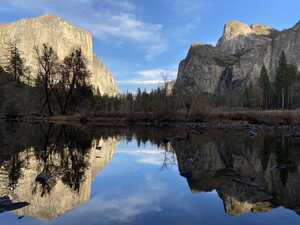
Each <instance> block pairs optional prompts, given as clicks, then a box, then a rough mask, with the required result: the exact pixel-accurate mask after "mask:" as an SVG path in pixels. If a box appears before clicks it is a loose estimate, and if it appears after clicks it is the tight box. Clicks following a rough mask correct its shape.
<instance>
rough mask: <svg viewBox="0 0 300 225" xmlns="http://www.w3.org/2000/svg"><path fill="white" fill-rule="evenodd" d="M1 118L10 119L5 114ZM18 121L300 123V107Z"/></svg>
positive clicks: (26, 117)
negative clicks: (283, 109) (292, 108)
mask: <svg viewBox="0 0 300 225" xmlns="http://www.w3.org/2000/svg"><path fill="white" fill-rule="evenodd" d="M2 119H7V118H6V117H5V116H2ZM8 119H12V120H16V121H20V120H21V121H46V122H53V123H92V124H97V125H103V126H128V125H132V124H141V125H161V124H165V125H166V124H169V125H172V124H182V123H198V124H208V125H209V124H218V125H219V126H222V124H223V125H224V124H227V125H230V124H233V125H237V126H238V125H240V126H247V125H265V126H290V125H292V126H300V110H291V111H234V112H228V111H227V112H224V111H218V110H214V111H210V112H206V113H197V114H190V115H187V114H186V113H168V114H162V113H103V112H98V113H90V114H85V115H81V114H74V115H68V116H52V117H45V116H39V115H19V116H16V117H14V118H8Z"/></svg>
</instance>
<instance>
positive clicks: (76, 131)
mask: <svg viewBox="0 0 300 225" xmlns="http://www.w3.org/2000/svg"><path fill="white" fill-rule="evenodd" d="M41 132H42V134H43V144H42V145H41V147H40V148H37V149H36V151H35V155H36V157H37V159H38V160H39V162H40V167H41V171H42V172H41V174H40V175H41V176H43V177H47V178H48V177H49V182H36V186H35V188H34V190H33V192H37V190H38V188H41V194H42V196H43V195H44V194H49V193H50V192H51V189H52V188H53V187H54V186H55V184H56V179H58V178H60V177H61V179H62V181H63V183H64V184H66V185H68V186H69V187H70V188H71V189H72V190H74V191H78V192H79V190H80V185H81V183H82V182H83V181H84V176H85V171H86V169H87V167H88V163H87V158H86V155H87V153H88V152H89V150H90V149H91V146H92V137H91V136H90V135H88V134H87V133H85V132H84V131H82V130H81V129H80V128H76V127H66V126H60V127H55V126H53V125H49V126H48V127H47V128H46V129H45V128H43V127H42V128H41Z"/></svg>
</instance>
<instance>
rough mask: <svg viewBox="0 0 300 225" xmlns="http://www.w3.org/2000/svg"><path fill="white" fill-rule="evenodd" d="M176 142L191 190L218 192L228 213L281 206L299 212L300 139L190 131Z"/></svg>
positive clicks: (234, 213) (174, 146)
mask: <svg viewBox="0 0 300 225" xmlns="http://www.w3.org/2000/svg"><path fill="white" fill-rule="evenodd" d="M172 146H173V148H174V150H175V152H176V155H177V159H178V164H179V165H178V166H179V170H180V173H181V175H182V176H184V177H186V178H187V181H188V183H189V186H190V188H191V190H192V191H193V192H210V191H213V190H216V191H217V193H218V194H219V196H220V198H221V199H222V200H223V202H224V208H225V211H226V213H228V214H230V215H240V214H243V213H247V212H265V211H270V210H272V209H273V208H276V207H279V206H283V207H285V208H289V209H292V210H294V211H295V212H297V213H300V193H299V190H300V152H299V147H300V140H297V139H292V138H289V137H281V136H279V137H278V136H276V137H270V136H269V137H268V136H265V137H257V138H250V137H248V136H246V135H242V134H240V133H238V134H234V133H230V134H220V133H215V134H210V135H203V136H193V135H192V136H191V137H190V139H189V140H185V141H180V142H173V143H172Z"/></svg>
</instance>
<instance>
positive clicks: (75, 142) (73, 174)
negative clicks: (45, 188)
mask: <svg viewBox="0 0 300 225" xmlns="http://www.w3.org/2000/svg"><path fill="white" fill-rule="evenodd" d="M64 130H65V132H64V134H65V135H66V141H65V145H66V146H65V147H66V149H67V151H68V154H66V155H65V156H64V157H62V159H63V160H62V168H63V170H64V175H63V177H62V181H63V182H64V183H65V184H67V185H69V186H70V188H72V189H73V190H75V191H77V192H79V190H80V184H82V182H83V181H84V175H85V171H86V169H87V167H88V166H89V165H88V163H87V161H86V155H87V153H88V152H89V150H90V149H91V147H92V139H91V137H89V136H88V135H87V134H83V133H82V132H79V130H78V129H69V131H66V129H65V127H64Z"/></svg>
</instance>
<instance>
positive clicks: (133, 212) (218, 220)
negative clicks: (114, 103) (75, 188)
mask: <svg viewBox="0 0 300 225" xmlns="http://www.w3.org/2000/svg"><path fill="white" fill-rule="evenodd" d="M167 157H168V158H169V159H170V160H171V159H172V155H171V154H168V155H167ZM164 159H165V152H164V151H162V150H160V149H158V148H157V147H156V146H152V145H151V144H150V143H147V144H146V145H143V146H141V147H140V148H138V147H137V143H136V142H131V143H128V144H126V143H124V142H121V143H120V144H119V145H118V147H117V150H116V153H115V155H114V158H113V160H112V161H111V162H110V163H109V164H108V165H107V167H106V168H105V169H104V170H103V171H102V172H101V174H99V175H98V176H97V177H96V179H95V181H94V183H93V185H92V199H91V201H89V202H88V203H87V204H85V205H83V206H81V207H80V208H77V209H74V210H72V211H71V212H69V213H66V214H65V215H63V216H62V217H60V218H58V219H57V220H54V221H49V222H44V221H37V220H34V219H31V218H27V217H25V218H23V219H22V220H18V219H17V218H16V216H15V215H14V214H13V213H6V214H2V215H1V216H0V220H1V222H0V224H1V225H15V224H25V225H26V224H28V225H31V224H35V225H39V224H51V225H63V224H64V225H65V224H74V225H77V224H78V225H82V224H86V225H96V224H97V225H99V224H105V225H109V224H138V225H141V224H145V225H147V224H149V225H150V224H156V225H160V224H161V225H167V224H182V225H184V224H205V225H209V224H214V225H218V224H264V225H265V224H272V225H277V224H278V225H282V224H290V225H293V224H299V221H300V217H299V216H297V215H296V214H295V213H294V212H292V211H289V210H287V209H282V208H279V209H275V210H273V211H272V212H270V213H262V214H246V215H243V216H240V217H230V216H228V215H226V214H225V212H224V209H223V203H222V201H221V200H220V199H219V197H218V195H217V193H216V192H212V193H197V194H193V193H191V191H190V189H189V187H188V185H187V182H186V180H185V178H183V177H181V176H180V175H179V172H178V168H177V165H174V164H171V165H169V166H168V167H167V168H166V167H163V166H162V165H163V162H164ZM171 161H172V160H171ZM62 201H63V196H62Z"/></svg>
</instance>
